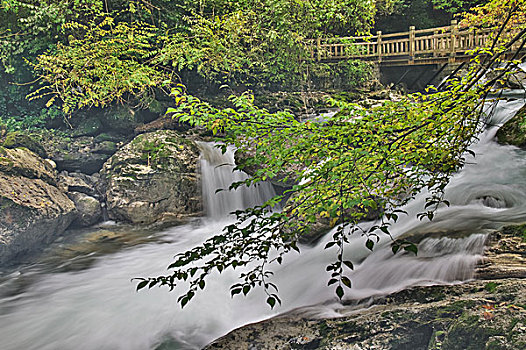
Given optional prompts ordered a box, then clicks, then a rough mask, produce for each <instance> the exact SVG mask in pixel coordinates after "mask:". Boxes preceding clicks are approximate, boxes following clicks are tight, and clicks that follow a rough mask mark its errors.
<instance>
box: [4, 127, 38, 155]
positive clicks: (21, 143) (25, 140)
mask: <svg viewBox="0 0 526 350" xmlns="http://www.w3.org/2000/svg"><path fill="white" fill-rule="evenodd" d="M37 139H38V138H37V137H34V136H33V135H30V134H26V133H24V132H22V131H14V132H10V133H9V134H7V136H6V138H5V140H4V142H3V144H2V145H3V146H4V147H6V148H18V147H25V148H27V149H29V150H31V151H33V152H35V153H36V154H38V155H39V156H41V157H43V158H46V157H47V154H46V151H45V150H44V148H43V147H42V146H41V145H40V143H39V141H38V140H37Z"/></svg>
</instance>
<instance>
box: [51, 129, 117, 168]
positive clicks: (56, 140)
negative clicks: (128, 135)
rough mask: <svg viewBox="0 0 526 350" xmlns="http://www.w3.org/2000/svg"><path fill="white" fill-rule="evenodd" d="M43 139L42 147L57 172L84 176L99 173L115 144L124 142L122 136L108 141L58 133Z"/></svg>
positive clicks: (114, 149)
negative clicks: (79, 173) (76, 173)
mask: <svg viewBox="0 0 526 350" xmlns="http://www.w3.org/2000/svg"><path fill="white" fill-rule="evenodd" d="M106 135H107V134H106ZM99 136H100V135H99ZM45 137H46V140H45V142H43V145H44V147H45V148H46V151H47V153H48V154H49V156H50V158H51V159H52V160H53V161H54V162H55V163H56V164H57V170H58V171H67V172H81V173H84V174H93V173H97V172H99V171H100V169H101V168H102V165H103V164H104V162H105V161H106V160H108V158H109V157H110V156H111V155H112V154H113V153H115V152H116V150H117V142H122V141H124V140H125V138H124V137H122V136H121V137H120V139H117V138H113V139H112V141H108V140H105V139H104V138H99V137H93V136H82V137H71V136H67V135H64V134H58V133H57V134H51V133H49V134H48V135H46V136H45ZM117 140H119V141H117Z"/></svg>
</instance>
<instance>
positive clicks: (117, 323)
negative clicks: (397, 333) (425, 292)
mask: <svg viewBox="0 0 526 350" xmlns="http://www.w3.org/2000/svg"><path fill="white" fill-rule="evenodd" d="M523 104H524V101H522V100H521V101H512V102H508V103H504V102H499V104H498V106H497V109H496V113H494V115H493V118H492V120H491V122H492V125H496V126H498V125H499V124H502V123H503V122H504V121H505V120H506V119H507V118H509V117H510V116H512V115H513V113H514V112H516V111H517V110H518V109H519V108H520V107H521V106H522V105H523ZM496 126H495V127H492V128H489V129H488V130H487V131H486V132H485V133H484V134H483V135H481V138H480V141H479V142H478V144H477V145H475V146H474V150H475V152H476V154H477V157H476V158H475V159H469V160H470V161H469V164H467V165H466V166H465V168H464V169H463V170H462V171H461V172H460V173H459V174H457V175H456V176H455V177H454V178H453V179H452V181H451V183H450V184H449V185H448V186H447V188H446V197H447V199H448V200H449V201H450V202H451V206H450V207H444V208H440V209H439V211H438V213H437V215H436V217H435V219H434V220H433V221H432V222H429V221H426V220H424V221H420V220H418V219H416V218H415V214H416V213H417V212H419V211H421V210H422V208H423V204H424V203H425V195H426V194H425V193H422V194H420V195H419V196H418V197H417V198H416V199H415V200H414V201H412V202H411V203H410V204H408V205H407V206H406V207H405V208H404V209H405V210H406V211H407V212H408V213H409V215H408V216H403V217H401V218H400V219H399V221H398V222H397V223H396V224H394V225H393V227H392V234H393V236H394V237H404V236H412V237H420V238H421V242H420V244H419V254H418V256H414V255H412V254H409V253H406V252H399V253H397V254H396V255H393V254H392V252H391V250H390V240H389V239H387V238H385V239H382V240H381V241H380V243H379V244H378V245H377V246H375V249H374V251H373V252H370V251H369V250H368V249H367V248H365V246H364V238H363V237H360V236H355V237H352V238H351V242H350V244H349V245H348V246H347V247H346V250H345V254H346V255H348V257H349V258H350V259H352V260H353V261H354V262H355V270H354V271H353V272H352V273H351V274H350V275H349V277H350V278H351V280H352V283H353V288H352V289H350V290H349V291H348V293H347V294H346V298H349V299H364V298H369V297H371V296H375V295H382V294H386V293H390V292H393V291H398V290H401V289H404V288H408V287H410V286H414V285H428V284H446V283H460V282H462V281H465V280H468V279H470V278H472V277H473V271H474V266H475V264H476V262H477V261H478V260H479V259H480V257H481V254H482V252H483V246H484V241H485V238H486V234H487V233H488V232H489V231H490V230H492V229H495V228H498V227H500V226H502V225H504V224H508V223H513V222H521V221H526V177H525V176H524V174H525V173H526V152H525V151H522V150H519V149H517V148H515V147H511V146H500V145H498V144H496V143H495V142H494V141H493V137H494V133H495V130H496V129H495V128H496ZM200 147H201V150H202V157H201V160H200V162H201V163H200V164H201V171H202V177H203V195H204V197H205V203H206V212H207V215H208V218H207V219H206V220H200V221H197V222H193V223H189V224H186V225H181V226H177V227H173V228H170V229H167V230H164V231H162V232H158V233H155V237H157V238H158V239H157V240H153V241H149V242H146V243H143V244H140V245H137V246H131V247H126V248H124V249H121V250H120V251H117V252H113V253H111V254H105V255H98V256H95V257H88V256H75V257H73V258H69V260H67V261H64V262H63V263H62V265H61V266H57V265H56V264H55V265H54V264H48V263H46V262H41V263H35V264H32V265H30V266H25V267H22V268H20V270H19V271H17V272H14V273H12V272H5V273H3V274H2V275H0V348H1V349H3V350H18V349H28V350H31V349H39V350H52V349H53V350H55V349H81V350H82V349H86V350H92V349H127V350H128V349H130V350H133V349H155V347H156V346H158V344H160V343H161V342H163V341H169V342H170V344H171V345H172V346H173V348H175V349H199V348H201V347H202V346H204V345H206V344H207V343H208V342H210V341H212V340H213V339H215V338H217V337H219V336H221V335H223V334H225V333H226V332H228V331H230V330H232V329H234V328H236V327H239V326H242V325H244V324H247V323H250V322H255V321H259V320H262V319H265V318H268V317H271V316H274V315H277V314H278V313H282V312H286V311H288V310H292V309H296V308H300V307H306V306H309V308H308V312H309V314H310V315H312V314H314V315H318V316H337V315H340V314H342V313H344V312H345V308H344V307H343V306H342V305H341V304H340V303H339V302H338V301H337V300H336V298H335V296H334V291H333V290H332V289H329V288H327V286H326V284H327V281H328V277H329V276H328V275H327V273H326V271H325V266H326V265H327V264H328V263H330V262H332V261H333V259H334V255H335V254H334V252H333V251H331V250H324V249H323V247H324V245H325V243H326V241H327V240H328V238H326V239H322V240H321V242H319V243H318V244H317V245H316V246H313V247H307V246H302V247H300V248H301V250H302V253H301V254H299V255H298V254H293V255H290V256H288V257H287V258H286V259H285V260H284V263H283V265H281V266H278V267H275V268H274V272H275V278H274V282H275V283H276V284H277V285H278V287H279V288H280V290H279V294H280V297H281V299H282V301H283V305H282V306H281V307H276V308H275V309H274V310H270V309H269V308H268V306H267V305H266V304H265V302H264V295H263V293H262V292H261V291H255V292H254V293H251V294H250V295H249V296H248V297H246V298H244V297H235V298H231V297H230V293H229V286H230V285H231V284H233V283H235V282H236V281H237V280H236V277H237V273H234V272H232V271H230V270H228V271H226V272H223V274H222V275H221V276H219V275H212V276H211V277H210V279H209V281H208V282H207V288H206V289H205V290H204V291H203V292H202V293H200V294H198V295H197V296H196V297H195V298H194V299H193V300H192V301H191V302H190V303H189V304H188V305H187V307H185V308H184V309H182V310H181V309H180V307H179V306H178V304H177V296H178V295H179V293H177V291H174V292H172V293H170V292H168V290H166V289H159V288H154V289H152V290H149V291H141V292H139V293H137V292H135V290H134V286H135V284H133V283H130V279H131V278H133V277H136V276H155V275H160V274H164V273H166V270H165V269H166V266H167V265H168V264H169V263H170V259H171V257H173V255H174V254H177V253H178V252H182V251H184V250H186V249H189V248H191V247H193V246H195V245H196V244H199V243H200V242H202V241H203V240H205V239H206V238H207V237H210V235H213V234H214V233H217V232H219V231H220V230H221V229H222V227H223V226H224V225H225V223H228V222H231V220H232V218H229V217H228V215H227V213H229V212H231V211H232V210H235V209H237V208H242V207H245V206H247V205H254V204H257V203H260V202H261V201H263V200H264V199H266V198H268V197H269V196H271V195H272V188H271V186H270V185H260V186H259V187H254V188H248V189H238V190H237V191H233V192H227V191H224V192H219V193H217V194H216V193H215V190H216V189H218V188H227V187H228V186H229V184H230V183H231V182H232V181H240V180H243V179H244V178H245V177H244V176H246V175H244V174H243V173H242V172H234V173H232V167H233V162H234V161H233V160H234V158H233V149H230V148H229V149H227V152H226V153H225V154H222V153H221V152H220V151H219V150H217V149H216V148H214V147H213V145H212V144H201V145H200ZM369 224H370V225H372V223H369ZM364 225H368V224H367V223H365V224H364ZM461 233H462V234H461ZM88 258H89V259H91V260H90V262H91V263H90V264H87V265H86V266H85V267H84V268H82V269H68V268H67V266H69V265H68V264H72V263H73V262H74V260H79V259H88ZM64 266H66V268H64Z"/></svg>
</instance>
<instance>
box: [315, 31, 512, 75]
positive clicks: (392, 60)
mask: <svg viewBox="0 0 526 350" xmlns="http://www.w3.org/2000/svg"><path fill="white" fill-rule="evenodd" d="M519 31H520V30H519V29H511V30H509V31H506V32H505V33H504V34H503V35H507V36H513V35H516V34H517V33H519ZM494 32H495V30H494V29H492V28H484V29H475V28H461V27H460V26H459V25H458V24H457V21H452V22H451V25H450V26H445V27H439V28H431V29H423V30H416V29H415V27H410V28H409V31H407V32H402V33H393V34H382V32H378V33H377V35H375V36H367V37H339V38H330V39H321V38H320V39H317V40H313V41H315V42H314V45H313V50H312V55H313V57H315V58H316V59H317V60H319V61H333V60H342V59H349V58H360V59H364V60H369V61H374V62H378V63H380V64H381V65H384V66H403V65H417V64H418V65H424V64H441V63H447V62H449V63H451V62H463V61H467V60H469V59H470V57H471V52H470V51H472V50H474V49H476V48H479V47H485V46H486V45H488V44H490V43H491V40H493V35H494ZM519 46H520V43H517V44H516V45H515V46H514V47H512V48H511V49H512V50H514V49H515V50H516V49H517V48H518V47H519Z"/></svg>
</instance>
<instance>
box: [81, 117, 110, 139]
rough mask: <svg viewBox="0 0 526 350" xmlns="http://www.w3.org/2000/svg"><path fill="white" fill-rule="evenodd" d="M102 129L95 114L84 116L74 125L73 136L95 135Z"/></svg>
mask: <svg viewBox="0 0 526 350" xmlns="http://www.w3.org/2000/svg"><path fill="white" fill-rule="evenodd" d="M103 129H104V126H103V125H102V122H101V121H100V119H99V118H97V117H96V116H94V117H88V118H84V119H82V120H81V121H80V123H79V124H78V125H76V126H75V129H74V131H73V136H76V137H79V136H96V135H98V134H100V132H101V131H102V130H103Z"/></svg>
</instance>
